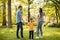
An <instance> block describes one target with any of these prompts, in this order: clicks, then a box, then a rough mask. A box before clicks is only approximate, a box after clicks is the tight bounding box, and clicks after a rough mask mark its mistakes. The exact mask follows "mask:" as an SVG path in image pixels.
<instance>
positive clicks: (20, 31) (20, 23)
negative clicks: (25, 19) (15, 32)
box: [20, 22, 23, 38]
mask: <svg viewBox="0 0 60 40" xmlns="http://www.w3.org/2000/svg"><path fill="white" fill-rule="evenodd" d="M20 27H21V30H20V32H21V37H22V38H23V26H22V22H21V23H20Z"/></svg>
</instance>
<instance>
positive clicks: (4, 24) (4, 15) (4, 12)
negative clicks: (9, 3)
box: [2, 3, 6, 26]
mask: <svg viewBox="0 0 60 40" xmlns="http://www.w3.org/2000/svg"><path fill="white" fill-rule="evenodd" d="M2 26H6V4H5V3H3V21H2Z"/></svg>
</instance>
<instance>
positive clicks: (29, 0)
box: [28, 0, 33, 22]
mask: <svg viewBox="0 0 60 40" xmlns="http://www.w3.org/2000/svg"><path fill="white" fill-rule="evenodd" d="M32 2H33V0H32V1H31V0H28V22H29V21H30V4H32Z"/></svg>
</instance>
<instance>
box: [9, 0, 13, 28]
mask: <svg viewBox="0 0 60 40" xmlns="http://www.w3.org/2000/svg"><path fill="white" fill-rule="evenodd" d="M8 27H9V28H11V27H12V19H11V0H8Z"/></svg>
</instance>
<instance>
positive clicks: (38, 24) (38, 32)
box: [36, 24, 39, 36]
mask: <svg viewBox="0 0 60 40" xmlns="http://www.w3.org/2000/svg"><path fill="white" fill-rule="evenodd" d="M36 32H37V36H39V24H38V26H37V31H36Z"/></svg>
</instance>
